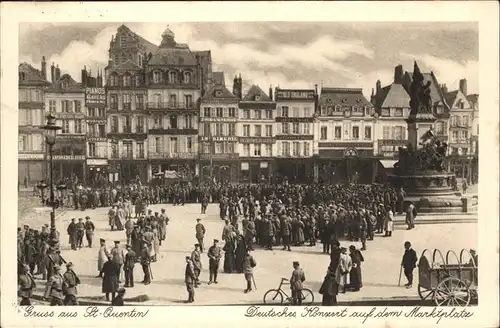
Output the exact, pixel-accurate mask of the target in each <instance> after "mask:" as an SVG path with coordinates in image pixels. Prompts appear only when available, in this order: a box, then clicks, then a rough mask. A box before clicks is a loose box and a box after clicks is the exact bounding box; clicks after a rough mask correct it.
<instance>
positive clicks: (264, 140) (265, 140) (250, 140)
mask: <svg viewBox="0 0 500 328" xmlns="http://www.w3.org/2000/svg"><path fill="white" fill-rule="evenodd" d="M239 142H240V143H243V144H254V143H256V144H273V143H275V142H276V140H275V139H274V138H273V137H240V138H239Z"/></svg>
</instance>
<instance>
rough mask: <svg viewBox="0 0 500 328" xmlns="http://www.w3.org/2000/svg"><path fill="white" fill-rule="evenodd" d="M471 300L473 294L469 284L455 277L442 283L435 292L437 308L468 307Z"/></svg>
mask: <svg viewBox="0 0 500 328" xmlns="http://www.w3.org/2000/svg"><path fill="white" fill-rule="evenodd" d="M470 299H471V292H470V289H469V287H468V286H467V284H466V283H465V282H463V281H462V280H460V279H458V278H455V277H448V278H446V279H444V280H443V281H441V282H440V283H439V284H438V285H437V287H436V290H435V292H434V302H435V303H436V305H437V306H467V305H469V302H470Z"/></svg>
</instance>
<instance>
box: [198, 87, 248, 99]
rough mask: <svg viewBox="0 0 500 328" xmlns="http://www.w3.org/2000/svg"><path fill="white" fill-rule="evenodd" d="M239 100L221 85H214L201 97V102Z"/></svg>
mask: <svg viewBox="0 0 500 328" xmlns="http://www.w3.org/2000/svg"><path fill="white" fill-rule="evenodd" d="M218 99H221V100H235V101H237V100H239V98H238V97H236V96H235V95H233V94H232V93H231V92H230V91H229V90H228V89H227V88H226V87H225V86H223V85H214V86H212V87H211V88H210V89H209V90H208V91H207V92H206V93H205V95H203V97H201V100H202V101H210V100H218Z"/></svg>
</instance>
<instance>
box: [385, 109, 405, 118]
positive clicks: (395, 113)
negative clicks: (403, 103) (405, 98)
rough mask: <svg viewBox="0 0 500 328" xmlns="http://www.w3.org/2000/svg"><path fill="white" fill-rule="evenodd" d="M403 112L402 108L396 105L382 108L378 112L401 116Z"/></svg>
mask: <svg viewBox="0 0 500 328" xmlns="http://www.w3.org/2000/svg"><path fill="white" fill-rule="evenodd" d="M391 112H392V113H391ZM403 113H404V111H403V108H401V107H396V108H382V110H381V113H380V114H381V116H395V117H403ZM391 114H392V115H391Z"/></svg>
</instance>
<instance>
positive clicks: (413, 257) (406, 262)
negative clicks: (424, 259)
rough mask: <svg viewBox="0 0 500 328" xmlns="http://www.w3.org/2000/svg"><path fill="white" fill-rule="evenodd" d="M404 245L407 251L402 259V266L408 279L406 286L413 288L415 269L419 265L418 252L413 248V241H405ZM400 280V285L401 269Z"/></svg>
mask: <svg viewBox="0 0 500 328" xmlns="http://www.w3.org/2000/svg"><path fill="white" fill-rule="evenodd" d="M404 247H405V253H404V254H403V259H402V260H401V268H402V269H403V270H404V273H405V277H406V279H408V283H407V284H405V286H406V288H411V287H412V284H413V269H415V267H416V265H417V253H416V252H415V250H414V249H413V248H411V243H410V242H409V241H405V244H404ZM399 281H400V282H399V283H398V285H400V284H401V270H400V271H399Z"/></svg>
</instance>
